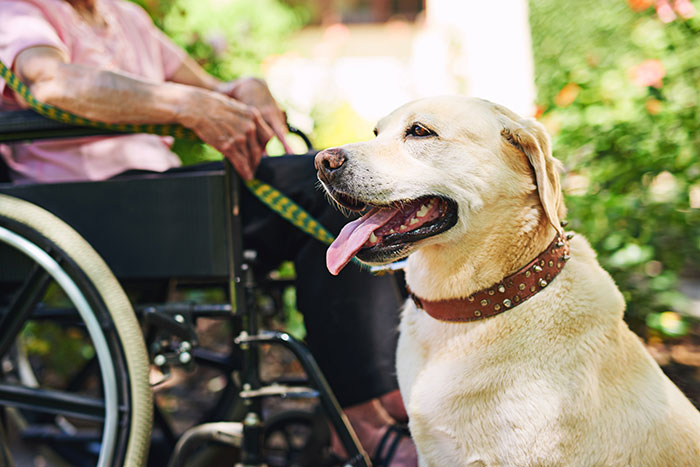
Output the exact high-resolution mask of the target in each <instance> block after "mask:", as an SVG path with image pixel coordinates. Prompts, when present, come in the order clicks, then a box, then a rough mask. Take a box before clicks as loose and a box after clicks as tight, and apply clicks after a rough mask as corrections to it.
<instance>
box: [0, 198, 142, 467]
mask: <svg viewBox="0 0 700 467" xmlns="http://www.w3.org/2000/svg"><path fill="white" fill-rule="evenodd" d="M0 247H2V250H1V253H0V273H2V269H3V268H5V267H6V266H7V265H8V264H9V265H10V266H9V267H10V268H13V270H12V271H9V270H6V271H5V273H6V274H0V276H2V277H3V283H2V284H1V285H0V358H1V359H2V367H1V371H2V374H1V379H0V407H2V408H4V411H3V415H4V417H3V420H2V421H3V422H5V423H6V425H7V426H6V427H7V429H6V430H3V431H5V433H6V435H7V436H8V437H12V436H16V437H17V438H18V440H19V441H18V442H12V443H9V444H10V446H11V447H9V448H8V447H7V444H8V443H7V442H5V443H4V444H5V449H4V451H5V452H4V453H2V452H0V458H1V457H2V454H4V455H10V456H12V457H14V462H15V464H16V465H26V462H27V459H26V458H23V457H22V456H26V455H27V453H26V452H16V448H17V447H18V446H20V445H25V444H31V446H35V444H34V443H36V445H38V446H42V449H44V450H46V448H45V447H48V448H49V449H48V450H49V451H50V452H51V453H58V454H60V455H61V456H62V457H63V460H64V461H67V462H68V464H69V465H99V466H112V465H128V466H132V465H133V466H138V465H142V464H144V462H145V458H146V455H147V452H148V445H149V441H150V431H151V419H152V411H153V407H152V400H151V399H152V397H151V390H150V386H149V383H148V357H147V354H146V349H145V345H144V342H143V336H142V335H141V329H140V327H139V324H138V322H137V320H136V317H135V315H134V312H133V310H132V308H131V304H130V303H129V300H128V298H127V297H126V295H125V294H124V292H123V290H122V288H121V287H120V285H119V283H118V282H117V280H116V279H115V277H114V276H113V274H112V273H111V271H110V270H109V268H108V267H107V265H106V264H105V263H104V261H102V259H101V258H100V257H99V255H98V254H97V253H96V252H95V251H94V250H93V249H92V248H91V247H90V245H89V244H88V243H87V242H86V241H85V240H84V239H83V238H82V237H80V236H79V235H78V234H77V233H76V232H75V231H74V230H73V229H71V228H70V227H69V226H68V225H66V224H65V223H63V222H62V221H61V220H60V219H58V218H57V217H55V216H54V215H52V214H51V213H49V212H47V211H45V210H43V209H41V208H39V207H38V206H35V205H33V204H31V203H28V202H26V201H22V200H19V199H16V198H13V197H9V196H5V195H0ZM13 275H14V276H18V277H20V279H19V280H7V281H6V280H5V276H13ZM28 375H29V376H28ZM10 431H13V433H10ZM1 447H2V445H0V448H1ZM2 450H3V449H0V451H2ZM42 452H44V451H42Z"/></svg>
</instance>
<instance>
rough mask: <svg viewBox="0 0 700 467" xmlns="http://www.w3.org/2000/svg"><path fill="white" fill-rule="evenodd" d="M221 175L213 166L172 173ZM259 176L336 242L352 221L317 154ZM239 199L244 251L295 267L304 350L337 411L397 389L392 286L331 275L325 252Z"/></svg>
mask: <svg viewBox="0 0 700 467" xmlns="http://www.w3.org/2000/svg"><path fill="white" fill-rule="evenodd" d="M220 167H222V163H220V162H216V163H207V164H200V165H196V166H188V167H181V168H177V169H173V170H170V171H168V172H169V173H173V172H175V173H176V172H182V171H189V170H209V169H214V168H220ZM168 172H166V174H167V173H168ZM255 176H256V178H259V179H260V180H262V181H264V182H266V183H268V184H270V185H272V186H273V187H275V188H277V189H278V190H280V191H281V192H283V193H284V194H285V195H287V196H288V197H289V198H291V199H292V200H294V201H295V202H296V203H298V204H299V205H300V206H301V207H303V208H304V209H305V210H306V211H307V212H309V214H311V215H312V216H313V217H314V218H316V219H317V220H318V221H319V222H321V224H323V225H324V226H325V227H326V228H327V229H328V230H329V231H330V232H331V233H332V234H334V235H337V234H338V232H339V231H340V229H341V228H342V226H343V225H345V224H346V223H347V222H349V220H350V219H348V218H346V217H344V216H343V215H342V214H341V213H340V212H338V211H337V210H336V209H335V208H334V207H332V206H331V205H330V204H329V203H328V202H327V201H326V199H325V197H324V195H323V192H322V191H321V189H320V188H319V187H318V186H317V180H316V170H315V168H314V166H313V154H306V155H294V156H281V157H267V158H263V160H262V162H261V164H260V166H259V168H258V170H257V172H256V174H255ZM242 191H243V192H242V196H241V198H242V201H241V212H242V222H243V243H244V248H247V249H254V250H256V251H257V252H258V258H259V259H260V260H261V262H262V263H263V264H264V265H266V266H267V267H269V268H270V269H272V268H275V267H277V266H278V265H279V264H280V263H281V262H282V261H293V262H294V266H295V268H296V273H297V307H298V308H299V310H300V311H301V313H303V315H304V323H305V325H306V330H307V337H306V342H307V344H308V346H309V348H310V349H311V352H312V353H313V355H314V357H315V358H316V360H317V362H318V364H319V366H320V367H321V370H322V371H323V373H324V375H325V377H326V378H327V379H328V382H329V383H330V385H331V387H332V388H333V392H334V393H335V395H336V396H337V398H338V400H339V402H340V404H341V405H342V406H344V407H346V406H350V405H354V404H357V403H360V402H364V401H367V400H369V399H372V398H374V397H377V396H379V395H382V394H385V393H387V392H390V391H392V390H394V389H396V388H397V387H398V386H397V383H396V377H395V372H396V370H395V368H394V364H395V352H396V342H397V337H398V319H399V307H400V305H401V296H400V293H399V290H398V287H397V285H396V281H395V280H394V278H393V277H392V276H382V277H376V276H372V275H371V274H370V273H369V272H367V271H363V270H361V269H360V268H359V267H357V266H355V265H354V264H350V265H348V266H347V267H346V268H345V269H344V270H343V271H342V272H341V273H340V274H339V275H338V276H332V275H331V274H330V273H329V272H328V271H327V269H326V262H325V258H326V249H327V245H325V244H323V243H321V242H319V241H318V240H316V239H314V238H312V237H310V236H309V235H307V234H305V233H304V232H302V231H300V230H298V229H297V228H296V227H294V226H293V225H292V224H290V223H289V222H288V221H286V220H284V219H283V218H281V217H280V216H278V215H277V214H276V213H274V212H273V211H271V210H270V209H269V208H268V207H267V206H265V205H263V204H262V203H261V202H260V201H259V200H258V199H257V198H255V197H254V196H253V195H252V194H251V193H250V192H249V191H248V190H247V189H246V188H243V189H242Z"/></svg>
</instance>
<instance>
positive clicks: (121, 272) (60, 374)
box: [0, 111, 371, 466]
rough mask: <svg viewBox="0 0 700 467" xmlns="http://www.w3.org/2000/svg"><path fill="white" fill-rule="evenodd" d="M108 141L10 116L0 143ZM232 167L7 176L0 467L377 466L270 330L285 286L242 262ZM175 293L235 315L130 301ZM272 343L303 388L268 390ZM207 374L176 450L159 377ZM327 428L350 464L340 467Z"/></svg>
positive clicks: (0, 221) (311, 365) (246, 257)
mask: <svg viewBox="0 0 700 467" xmlns="http://www.w3.org/2000/svg"><path fill="white" fill-rule="evenodd" d="M105 133H106V132H105V131H104V130H96V129H93V128H86V127H76V126H71V125H68V124H63V123H60V122H55V121H51V120H47V119H45V118H43V117H41V116H39V115H37V114H35V113H34V112H32V111H12V112H0V142H10V141H21V140H32V139H39V138H57V137H75V136H87V135H95V134H105ZM304 138H305V137H304ZM305 141H306V142H307V145H310V143H308V139H305ZM224 167H225V168H224V170H216V171H203V172H191V173H183V174H178V175H176V176H171V177H167V178H159V177H154V176H152V175H134V176H127V177H123V178H119V179H112V180H109V181H104V182H79V183H60V184H41V185H13V184H10V183H9V179H8V177H7V167H4V165H0V181H2V182H4V183H0V359H1V360H0V364H1V365H2V366H1V367H0V368H1V373H0V410H1V411H0V465H13V464H14V465H26V464H27V463H30V462H31V461H30V459H31V456H36V455H41V456H43V457H44V458H45V459H50V463H51V464H52V465H53V462H54V460H55V463H56V465H75V466H81V465H98V466H120V465H129V466H138V465H145V464H146V462H147V459H148V462H149V465H166V463H168V464H169V465H172V466H180V465H211V464H206V462H205V463H202V461H200V463H199V464H197V463H196V458H197V456H198V455H199V456H200V457H201V456H202V455H206V452H205V453H204V454H202V451H203V449H202V448H203V447H205V446H210V445H212V444H213V445H218V446H221V447H222V449H226V451H225V452H226V456H227V457H226V459H227V464H230V465H233V464H239V465H251V466H252V465H349V466H367V465H371V464H370V460H369V458H368V456H367V454H366V453H365V452H364V451H363V449H362V447H361V445H360V443H359V441H358V440H357V437H356V436H355V434H354V432H353V430H352V427H351V426H350V424H349V422H348V420H347V419H346V418H345V416H344V415H343V412H342V411H341V409H340V406H339V405H338V402H337V400H336V399H335V397H334V395H333V393H332V391H331V389H330V387H329V386H328V384H327V382H326V380H325V378H324V376H323V374H322V373H321V371H320V369H319V368H318V366H317V364H316V362H315V360H314V358H313V356H312V355H311V353H310V352H309V351H308V349H307V348H306V347H305V346H304V345H303V344H302V343H301V342H300V341H298V340H297V339H295V338H294V337H292V336H291V335H289V334H287V333H285V332H279V331H268V330H264V329H261V315H262V314H264V312H265V310H264V308H265V307H264V306H261V299H260V296H261V295H260V291H261V289H262V288H264V287H263V286H266V285H269V286H270V290H275V287H277V289H276V290H279V284H274V282H275V281H274V280H270V279H269V278H267V277H263V276H260V275H259V274H258V273H257V272H256V270H255V259H256V253H255V252H254V251H249V250H247V251H244V250H243V249H242V247H241V241H240V239H241V238H242V236H241V225H240V216H239V202H240V190H241V189H242V187H241V181H240V179H239V178H238V176H237V175H236V174H235V172H234V170H233V169H232V167H231V165H230V164H229V163H225V165H224ZM173 278H180V279H186V280H187V281H189V282H191V283H194V284H201V283H207V284H214V286H215V287H216V288H218V290H219V291H220V296H221V297H222V300H221V301H220V302H218V303H197V302H191V301H188V302H163V301H161V302H154V301H153V300H154V299H153V297H149V296H148V294H146V295H145V296H142V297H138V293H136V295H134V294H130V296H127V293H126V292H125V289H127V290H129V289H130V288H132V287H133V288H134V289H135V290H137V291H138V289H139V287H138V286H139V284H141V285H143V284H146V287H141V289H152V288H153V287H154V284H164V283H165V284H168V283H169V281H171V280H172V279H173ZM282 285H288V282H284V281H282ZM273 296H274V293H273ZM277 298H279V295H277ZM273 301H274V300H273ZM200 320H218V321H219V322H221V323H222V324H224V325H225V326H224V327H226V328H227V329H228V330H229V331H228V332H229V336H230V337H229V339H228V340H229V342H228V345H227V346H224V347H226V348H224V349H223V350H221V349H210V348H206V347H205V346H203V345H201V343H200V342H199V340H198V335H197V333H196V327H197V323H198V321H200ZM47 341H48V342H63V343H64V345H62V346H56V349H57V350H54V348H53V347H51V346H50V345H49V346H48V348H47V345H46V342H47ZM66 342H68V343H69V344H65V343H66ZM269 344H274V345H279V346H282V347H285V348H286V349H288V350H289V351H291V353H292V354H293V355H294V357H295V358H296V359H297V360H298V362H299V364H300V366H301V368H302V369H303V372H304V375H305V377H303V378H295V379H289V378H287V379H282V378H279V379H275V380H271V381H270V380H266V381H263V380H262V378H261V375H260V371H259V367H260V353H259V350H260V347H261V346H263V345H269ZM63 347H68V349H63ZM59 348H60V350H59ZM56 365H58V366H60V368H59V369H56V368H55V366H56ZM194 367H197V368H204V369H206V371H208V372H209V373H208V374H210V375H211V374H217V375H218V376H216V377H215V378H212V380H215V381H218V386H219V387H218V390H217V391H216V394H215V396H214V397H213V398H212V399H213V400H212V401H210V402H211V404H209V408H208V410H205V411H203V413H202V415H201V417H200V420H199V422H198V424H197V425H195V426H194V427H191V428H189V429H187V430H186V431H185V432H184V434H182V435H181V436H178V434H177V430H176V429H175V428H174V427H173V424H172V421H171V420H169V417H168V414H167V413H166V412H167V411H166V410H165V409H164V408H163V407H162V406H161V405H159V404H157V403H156V404H154V397H153V391H152V384H154V383H153V382H152V381H150V380H149V378H150V379H152V378H153V375H154V373H155V374H160V375H164V376H165V377H167V375H168V374H169V373H171V372H173V371H183V369H184V371H191V370H192V368H194ZM268 398H285V399H294V398H313V399H315V400H317V401H318V402H317V405H316V408H317V410H315V411H311V410H287V411H282V412H280V413H278V414H276V415H273V416H272V417H269V416H267V414H266V413H265V410H264V406H263V401H264V400H266V399H268ZM329 424H330V425H331V426H332V427H333V429H334V430H335V431H336V433H337V435H338V437H339V439H340V441H341V443H342V445H343V447H344V449H345V452H346V453H347V457H346V458H345V459H334V458H332V457H331V456H330V455H329V449H328V445H329ZM17 447H20V448H17ZM149 448H150V458H149V457H148V451H149ZM27 456H30V457H27ZM193 459H194V460H193ZM191 462H194V463H191Z"/></svg>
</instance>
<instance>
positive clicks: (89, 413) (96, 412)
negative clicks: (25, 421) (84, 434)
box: [0, 383, 105, 421]
mask: <svg viewBox="0 0 700 467" xmlns="http://www.w3.org/2000/svg"><path fill="white" fill-rule="evenodd" d="M0 405H2V406H13V407H17V408H20V409H25V410H31V411H35V412H42V413H53V414H61V415H65V416H72V417H77V418H82V419H87V420H96V421H104V413H105V404H104V400H102V399H97V398H92V397H87V396H80V395H76V394H70V393H67V392H63V391H57V390H53V389H43V388H28V387H26V386H19V385H14V384H6V383H0Z"/></svg>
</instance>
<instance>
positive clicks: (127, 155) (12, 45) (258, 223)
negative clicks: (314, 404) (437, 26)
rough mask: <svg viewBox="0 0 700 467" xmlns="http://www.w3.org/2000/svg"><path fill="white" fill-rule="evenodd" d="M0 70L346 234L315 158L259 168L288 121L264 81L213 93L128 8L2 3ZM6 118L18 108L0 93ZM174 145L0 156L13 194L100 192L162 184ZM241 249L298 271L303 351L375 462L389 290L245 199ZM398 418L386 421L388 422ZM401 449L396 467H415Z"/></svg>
mask: <svg viewBox="0 0 700 467" xmlns="http://www.w3.org/2000/svg"><path fill="white" fill-rule="evenodd" d="M0 60H2V61H3V62H4V63H5V64H7V65H8V66H10V67H11V68H12V69H13V70H14V71H15V73H17V75H18V76H19V77H20V79H21V80H22V81H23V82H25V83H26V84H27V85H28V86H29V88H30V90H31V92H32V93H33V94H34V95H35V96H36V97H37V98H38V99H39V100H40V101H43V102H46V103H48V104H52V105H55V106H57V107H60V108H62V109H65V110H67V111H70V112H72V113H75V114H77V115H80V116H83V117H86V118H90V119H94V120H100V121H103V122H109V123H123V122H124V123H137V124H139V123H143V124H149V123H154V124H156V123H179V124H181V125H184V126H186V127H188V128H190V129H192V130H194V132H195V133H196V134H197V135H199V137H200V138H201V139H202V140H203V141H204V142H206V143H208V144H210V145H211V146H213V147H214V148H216V149H217V150H219V151H220V152H221V153H222V154H223V155H224V156H225V157H226V158H227V159H229V160H230V161H231V162H232V163H233V165H234V167H235V168H236V170H237V171H238V173H239V174H240V175H241V176H242V177H243V178H244V179H250V178H252V177H253V175H255V176H257V177H258V178H260V179H262V180H263V181H266V182H267V183H270V184H271V185H273V186H275V187H277V188H278V189H280V190H281V191H283V192H284V193H286V194H287V195H288V196H290V197H291V198H292V199H294V200H295V201H296V202H297V203H299V204H300V205H301V206H302V207H304V208H305V209H306V210H307V211H309V212H310V213H311V215H313V216H314V217H316V218H317V219H319V220H320V221H321V222H322V223H323V224H324V225H326V226H327V227H328V228H329V229H330V230H331V231H335V232H336V233H337V231H338V230H339V229H340V227H341V226H342V225H343V224H344V223H345V222H346V219H344V218H343V217H342V216H340V215H339V214H338V213H337V212H335V211H334V210H333V209H331V208H329V206H328V204H327V203H326V202H325V200H324V199H323V197H322V195H321V194H320V193H319V192H318V191H317V190H316V189H315V187H314V184H315V169H314V167H313V155H304V156H283V157H276V158H263V154H264V148H265V145H266V143H267V142H268V141H269V139H270V138H271V137H273V136H274V135H276V136H277V137H278V138H279V139H280V140H281V141H282V142H283V143H284V138H285V133H286V124H285V118H284V114H283V112H282V111H281V110H280V108H279V107H278V105H277V103H276V102H275V100H274V99H273V98H272V96H271V95H270V92H269V90H268V89H267V87H266V85H265V83H264V82H262V81H260V80H257V79H250V78H246V79H240V80H236V81H233V82H228V83H225V82H221V81H219V80H217V79H216V78H214V77H212V76H210V75H208V74H207V73H206V72H204V71H203V70H202V69H201V68H200V67H199V66H198V65H197V64H196V63H195V62H194V60H192V59H191V58H189V57H188V56H187V55H186V54H185V53H184V52H183V51H182V50H181V49H180V48H178V47H177V46H176V45H174V44H173V43H172V42H171V41H170V40H169V39H168V38H167V37H166V36H165V35H164V34H163V33H162V32H160V31H159V30H158V29H156V28H155V27H154V25H153V23H152V22H151V20H150V18H149V17H148V15H147V14H146V13H145V12H144V11H143V10H142V9H141V8H140V7H138V6H137V5H135V4H133V3H129V2H126V1H124V0H0ZM0 93H1V96H2V102H3V105H4V106H5V107H11V106H17V105H19V106H24V104H23V103H22V102H21V99H19V98H18V97H17V96H15V95H14V94H13V92H12V91H11V90H10V89H9V88H8V87H7V86H6V84H5V83H4V82H2V81H0ZM171 143H172V141H171V139H170V138H164V137H160V136H155V135H147V134H134V135H120V136H105V137H87V138H71V139H60V140H55V141H41V142H32V143H22V144H13V145H11V146H5V147H3V148H2V151H1V152H2V156H3V157H4V159H5V162H6V163H7V165H8V166H9V168H10V171H11V175H12V177H13V180H14V181H16V182H17V183H36V182H62V181H76V180H104V179H108V178H110V177H114V176H117V175H119V174H120V173H123V172H126V171H133V170H143V171H155V172H166V173H167V172H168V171H173V170H182V169H178V166H179V165H180V161H179V159H178V157H177V156H176V155H175V154H173V153H172V152H171V151H170V149H169V146H170V144H171ZM242 196H243V199H242V216H243V229H244V244H245V247H246V248H252V249H255V250H257V251H258V252H259V254H260V257H261V260H262V261H263V262H264V263H265V264H267V265H269V266H270V267H275V266H276V265H278V264H279V263H280V262H281V261H283V260H293V261H294V262H295V266H296V270H297V273H298V276H299V279H298V285H297V296H298V306H299V309H300V310H301V311H302V312H303V313H304V316H305V321H306V326H307V330H308V339H307V340H308V344H309V346H310V348H311V350H312V352H313V354H314V355H315V357H316V358H317V360H318V362H319V364H320V366H321V368H322V370H323V371H324V373H325V375H326V377H327V378H328V380H329V382H330V384H331V386H332V388H333V390H334V392H335V393H336V396H337V397H338V399H339V401H340V403H341V405H342V406H343V407H345V410H346V413H347V414H348V417H349V418H350V420H351V422H352V424H353V426H354V427H355V429H356V431H357V433H358V436H359V438H360V440H361V442H362V443H363V445H364V447H365V449H366V450H367V451H368V452H369V453H370V454H371V453H373V452H374V450H375V448H376V446H377V445H378V444H379V442H380V440H381V438H382V436H384V434H385V433H388V432H391V431H392V430H390V429H389V427H390V425H392V423H394V418H401V417H404V416H405V413H404V412H403V407H402V405H401V401H400V396H399V395H398V390H397V389H396V388H397V386H396V381H395V378H394V349H395V344H396V324H397V311H398V307H399V300H398V297H397V295H396V291H395V289H394V284H393V283H392V281H391V279H390V278H377V277H372V276H370V275H369V274H367V273H364V272H362V271H360V270H359V269H358V268H347V269H346V270H345V271H344V272H343V273H342V274H341V275H340V276H339V277H338V278H333V277H332V276H330V275H329V274H328V273H327V271H326V270H325V265H324V257H325V245H322V244H321V243H320V242H318V241H316V240H314V239H312V238H310V237H308V236H306V235H305V234H303V233H301V232H300V231H297V230H296V229H295V228H294V227H292V226H291V225H289V224H288V223H287V222H286V221H284V220H282V219H281V218H279V217H278V216H277V215H276V214H274V213H272V212H271V211H269V210H268V209H267V208H265V207H264V206H263V205H261V204H260V203H259V202H258V201H257V200H256V199H255V198H254V197H253V196H252V195H250V194H249V193H248V192H247V191H245V190H244V193H243V195H242ZM390 414H391V415H393V416H394V418H392V416H391V415H390ZM414 464H415V450H414V449H413V446H412V444H411V442H410V440H408V439H407V438H406V439H404V440H402V442H401V444H400V446H399V449H398V452H397V454H396V455H395V456H394V462H393V463H392V464H391V465H414Z"/></svg>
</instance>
